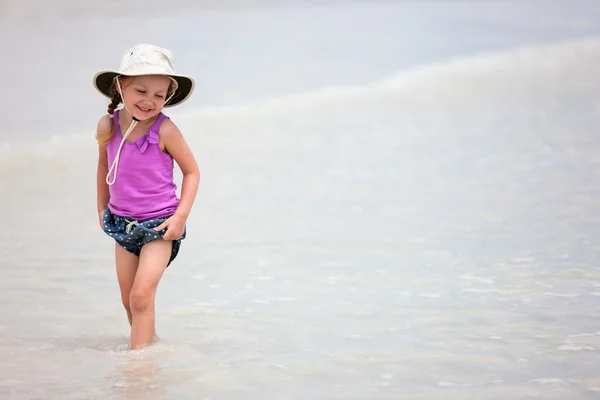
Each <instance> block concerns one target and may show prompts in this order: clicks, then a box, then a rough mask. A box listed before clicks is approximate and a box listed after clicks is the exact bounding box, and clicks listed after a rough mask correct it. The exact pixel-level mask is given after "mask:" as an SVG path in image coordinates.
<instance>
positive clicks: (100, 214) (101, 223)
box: [98, 210, 104, 230]
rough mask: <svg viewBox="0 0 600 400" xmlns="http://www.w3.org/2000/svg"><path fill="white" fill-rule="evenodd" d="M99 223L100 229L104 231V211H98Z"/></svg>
mask: <svg viewBox="0 0 600 400" xmlns="http://www.w3.org/2000/svg"><path fill="white" fill-rule="evenodd" d="M98 222H100V229H102V230H104V210H102V211H100V210H99V211H98Z"/></svg>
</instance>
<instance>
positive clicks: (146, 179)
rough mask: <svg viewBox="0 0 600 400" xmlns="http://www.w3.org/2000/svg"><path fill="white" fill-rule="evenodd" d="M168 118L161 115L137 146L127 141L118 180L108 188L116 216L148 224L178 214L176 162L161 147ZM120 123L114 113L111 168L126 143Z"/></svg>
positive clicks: (121, 157)
mask: <svg viewBox="0 0 600 400" xmlns="http://www.w3.org/2000/svg"><path fill="white" fill-rule="evenodd" d="M167 118H168V117H167V116H166V115H164V114H162V113H161V114H159V116H158V119H157V120H156V122H155V123H154V124H153V125H152V126H151V127H150V129H149V130H148V132H147V133H146V134H145V135H144V136H142V137H140V138H139V139H137V140H136V141H135V142H130V141H127V140H126V141H125V143H124V144H123V147H122V149H121V155H120V156H119V166H118V169H117V179H116V181H115V183H114V184H113V185H109V192H110V201H109V203H108V208H109V209H110V211H111V212H112V213H113V214H116V215H120V216H122V217H128V218H132V219H135V220H138V221H145V220H148V219H153V218H160V217H166V216H170V215H172V214H173V213H175V210H176V209H177V206H178V205H179V199H178V198H177V194H176V193H175V191H176V189H177V186H176V185H175V182H174V181H173V158H172V157H171V156H170V155H168V154H165V153H164V152H163V151H162V150H161V149H160V146H159V144H158V130H159V129H160V125H161V124H162V122H163V121H164V120H165V119H167ZM118 121H119V114H118V111H115V114H114V122H115V133H114V135H113V136H112V138H111V139H110V141H109V142H108V143H107V144H106V150H107V153H108V165H109V166H110V165H112V163H113V161H114V159H115V156H116V154H117V151H118V150H119V145H120V144H121V140H123V136H122V134H121V128H120V126H119V123H118ZM113 172H114V171H113ZM111 177H112V173H111Z"/></svg>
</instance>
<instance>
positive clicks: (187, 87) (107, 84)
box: [94, 71, 195, 108]
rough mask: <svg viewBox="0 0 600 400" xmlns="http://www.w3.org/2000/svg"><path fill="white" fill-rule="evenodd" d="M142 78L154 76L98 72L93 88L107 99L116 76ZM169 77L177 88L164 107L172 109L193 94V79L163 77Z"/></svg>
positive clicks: (110, 95) (109, 96)
mask: <svg viewBox="0 0 600 400" xmlns="http://www.w3.org/2000/svg"><path fill="white" fill-rule="evenodd" d="M120 75H123V76H144V75H154V74H138V75H125V74H121V73H120V72H118V71H100V72H98V73H97V74H96V75H94V87H95V88H96V90H98V91H99V92H100V93H101V94H103V95H104V96H106V97H108V98H109V99H110V98H111V97H112V92H111V87H112V84H113V81H114V79H115V77H117V76H120ZM165 76H168V77H171V78H173V79H175V80H176V81H177V84H178V87H177V91H176V92H175V95H174V96H173V97H172V98H171V100H170V101H169V103H168V104H165V105H164V107H165V108H166V107H173V106H176V105H178V104H181V103H183V102H184V101H186V100H187V99H188V98H189V97H190V96H191V95H192V93H193V92H194V87H195V82H194V79H193V78H191V77H189V76H186V75H171V74H168V75H165Z"/></svg>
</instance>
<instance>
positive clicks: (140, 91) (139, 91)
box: [135, 89, 146, 94]
mask: <svg viewBox="0 0 600 400" xmlns="http://www.w3.org/2000/svg"><path fill="white" fill-rule="evenodd" d="M135 90H137V92H138V93H141V94H144V93H146V91H145V90H141V89H135Z"/></svg>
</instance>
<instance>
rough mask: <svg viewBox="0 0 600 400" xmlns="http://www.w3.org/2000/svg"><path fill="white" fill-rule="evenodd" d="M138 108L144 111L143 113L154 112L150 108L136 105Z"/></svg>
mask: <svg viewBox="0 0 600 400" xmlns="http://www.w3.org/2000/svg"><path fill="white" fill-rule="evenodd" d="M136 107H137V108H138V109H139V110H141V111H143V112H150V111H152V110H151V109H149V108H144V107H140V106H138V105H136Z"/></svg>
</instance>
